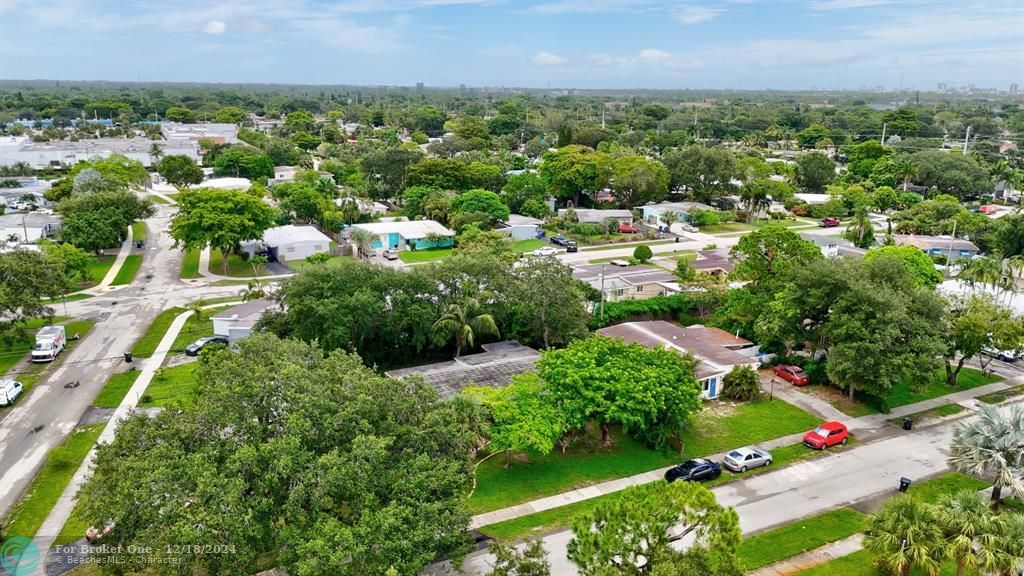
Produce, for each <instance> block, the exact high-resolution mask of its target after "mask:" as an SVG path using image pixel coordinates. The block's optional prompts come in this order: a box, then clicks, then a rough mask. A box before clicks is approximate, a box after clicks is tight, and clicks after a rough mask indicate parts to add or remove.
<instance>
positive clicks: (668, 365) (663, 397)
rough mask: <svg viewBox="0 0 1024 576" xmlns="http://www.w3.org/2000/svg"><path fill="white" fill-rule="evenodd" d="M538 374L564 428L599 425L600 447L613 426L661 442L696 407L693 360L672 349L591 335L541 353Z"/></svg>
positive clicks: (608, 442) (606, 443) (697, 387)
mask: <svg viewBox="0 0 1024 576" xmlns="http://www.w3.org/2000/svg"><path fill="white" fill-rule="evenodd" d="M539 372H540V375H541V377H542V378H543V379H544V382H546V383H547V385H548V387H549V389H550V390H551V394H552V398H553V399H554V401H555V402H556V403H558V405H559V406H560V407H561V409H562V411H563V414H565V418H566V424H567V426H568V427H569V428H574V429H582V428H583V427H584V426H585V425H586V424H587V423H590V422H595V423H597V424H598V426H599V427H600V429H601V443H602V444H603V445H604V446H610V445H611V441H612V440H611V435H610V433H611V426H612V425H614V424H621V425H622V427H623V430H624V431H626V432H627V433H630V434H633V435H634V436H637V437H639V438H642V439H644V440H646V441H648V442H649V443H650V444H653V445H656V446H664V445H665V444H666V443H667V442H668V440H669V439H670V438H672V437H674V436H677V435H678V434H679V433H680V432H681V431H682V429H683V427H684V426H685V425H686V423H687V422H688V420H689V418H690V416H692V415H693V414H695V413H696V412H697V410H698V409H699V408H700V384H698V383H697V379H696V378H695V377H694V364H693V360H692V359H690V358H684V357H683V356H680V355H679V354H677V353H676V352H674V351H671V350H664V349H662V348H646V347H644V346H641V345H639V344H626V343H624V342H623V341H622V340H617V339H613V338H605V337H603V336H593V337H590V338H586V339H584V340H577V341H575V342H573V343H571V344H569V346H567V347H566V348H563V349H561V350H549V351H547V352H545V353H544V357H543V358H542V359H541V361H540V363H539Z"/></svg>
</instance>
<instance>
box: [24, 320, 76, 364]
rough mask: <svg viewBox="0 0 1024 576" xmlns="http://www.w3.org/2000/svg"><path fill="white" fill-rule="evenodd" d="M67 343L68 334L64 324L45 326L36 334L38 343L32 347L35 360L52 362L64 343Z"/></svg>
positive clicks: (62, 348)
mask: <svg viewBox="0 0 1024 576" xmlns="http://www.w3.org/2000/svg"><path fill="white" fill-rule="evenodd" d="M66 343H67V335H66V334H65V332H64V327H63V326H44V327H43V329H42V330H40V331H39V332H38V333H37V334H36V345H35V346H33V347H32V361H33V362H52V361H53V359H54V358H56V357H57V354H60V352H61V350H64V345H65V344H66Z"/></svg>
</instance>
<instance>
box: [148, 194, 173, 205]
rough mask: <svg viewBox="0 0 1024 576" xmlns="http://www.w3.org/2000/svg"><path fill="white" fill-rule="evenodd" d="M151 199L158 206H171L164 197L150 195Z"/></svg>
mask: <svg viewBox="0 0 1024 576" xmlns="http://www.w3.org/2000/svg"><path fill="white" fill-rule="evenodd" d="M149 199H150V200H152V201H153V202H156V203H157V204H170V202H168V201H167V200H164V199H163V197H162V196H157V195H156V194H150V195H149Z"/></svg>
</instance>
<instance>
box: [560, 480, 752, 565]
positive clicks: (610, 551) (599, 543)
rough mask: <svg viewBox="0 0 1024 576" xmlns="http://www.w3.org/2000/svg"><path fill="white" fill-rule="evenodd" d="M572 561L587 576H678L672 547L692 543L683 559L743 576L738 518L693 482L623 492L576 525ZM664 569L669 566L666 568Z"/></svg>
mask: <svg viewBox="0 0 1024 576" xmlns="http://www.w3.org/2000/svg"><path fill="white" fill-rule="evenodd" d="M572 532H573V538H572V540H570V541H569V544H568V556H569V560H571V561H572V562H573V563H574V564H575V565H576V567H577V569H578V570H579V572H580V574H582V575H583V576H619V575H621V576H640V575H642V574H651V573H656V574H666V575H667V574H678V573H683V574H685V573H686V572H676V571H673V570H671V568H672V565H673V564H675V563H677V562H679V561H680V560H685V556H684V557H683V558H681V557H680V555H679V553H677V552H675V551H674V550H673V549H672V542H675V541H677V540H679V539H682V538H684V537H686V538H689V539H691V540H692V544H690V545H689V547H688V549H687V551H686V552H685V553H684V555H687V554H688V555H696V556H698V557H701V559H703V560H705V561H706V563H707V564H708V565H707V566H706V568H707V569H708V571H707V572H699V573H700V574H712V575H715V576H732V575H735V576H739V575H740V574H742V570H740V568H739V562H738V560H737V558H736V548H737V546H739V543H740V535H741V533H740V525H739V516H737V515H736V511H735V510H733V509H732V508H725V507H723V506H722V505H720V504H719V503H718V502H717V501H716V500H715V495H714V494H713V493H711V491H709V490H708V489H707V488H705V487H703V486H701V485H699V484H695V483H692V482H674V483H672V484H664V483H660V482H652V483H650V484H641V485H639V486H634V487H631V488H627V489H626V490H623V491H622V493H620V494H619V495H617V497H615V498H612V499H609V500H608V501H607V502H602V503H601V504H598V506H597V507H596V508H595V509H594V511H593V512H591V513H589V514H584V515H582V516H580V517H579V518H577V519H576V520H575V521H574V522H573V525H572ZM662 564H666V565H667V566H662Z"/></svg>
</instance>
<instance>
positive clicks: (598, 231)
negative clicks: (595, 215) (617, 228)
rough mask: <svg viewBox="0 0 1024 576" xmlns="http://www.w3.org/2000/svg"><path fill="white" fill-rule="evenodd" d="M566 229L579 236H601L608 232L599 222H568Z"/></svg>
mask: <svg viewBox="0 0 1024 576" xmlns="http://www.w3.org/2000/svg"><path fill="white" fill-rule="evenodd" d="M567 230H568V231H569V232H572V233H573V234H579V235H580V236H603V235H604V234H607V233H608V231H607V230H605V228H604V226H601V225H600V224H587V223H575V224H569V226H568V227H567Z"/></svg>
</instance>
